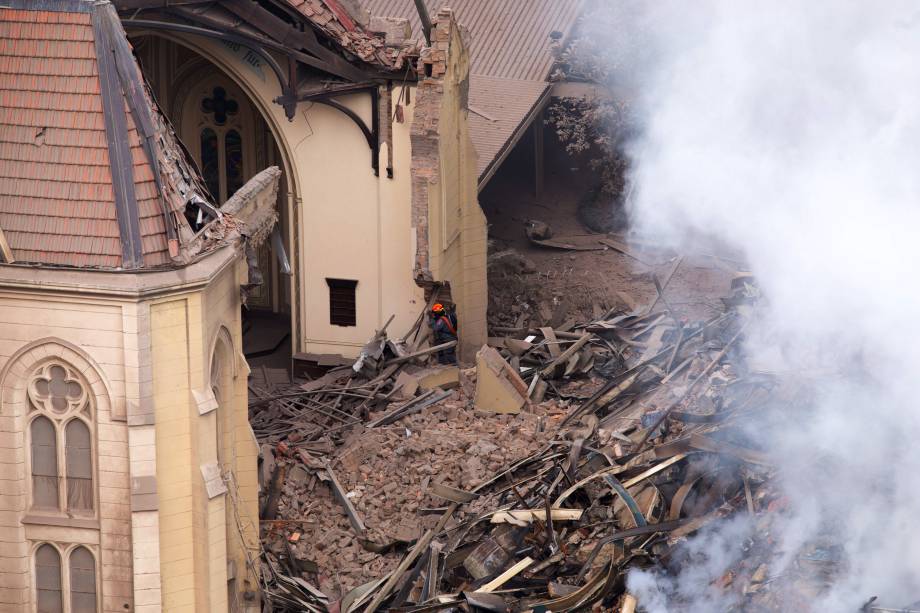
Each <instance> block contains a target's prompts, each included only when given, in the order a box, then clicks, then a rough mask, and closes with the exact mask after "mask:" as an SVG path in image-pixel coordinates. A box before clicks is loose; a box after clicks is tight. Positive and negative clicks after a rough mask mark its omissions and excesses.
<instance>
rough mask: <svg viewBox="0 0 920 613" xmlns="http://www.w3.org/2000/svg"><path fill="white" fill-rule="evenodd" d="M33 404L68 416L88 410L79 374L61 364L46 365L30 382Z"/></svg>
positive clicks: (47, 410)
mask: <svg viewBox="0 0 920 613" xmlns="http://www.w3.org/2000/svg"><path fill="white" fill-rule="evenodd" d="M29 398H30V399H31V400H32V404H33V405H34V406H35V407H36V408H38V409H43V410H44V411H46V412H49V413H53V414H56V415H66V414H68V413H71V412H74V411H80V410H82V409H84V408H87V404H88V403H87V394H86V388H85V387H84V386H83V383H82V382H81V380H80V378H79V377H78V376H77V374H76V373H75V372H74V371H73V370H72V369H70V368H68V367H67V366H64V365H63V364H59V363H55V362H53V363H50V364H45V365H44V366H42V367H41V368H39V369H38V370H37V371H36V372H35V374H34V375H33V377H32V380H31V381H30V382H29Z"/></svg>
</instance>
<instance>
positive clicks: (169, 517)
mask: <svg viewBox="0 0 920 613" xmlns="http://www.w3.org/2000/svg"><path fill="white" fill-rule="evenodd" d="M243 266H244V264H243V262H242V261H237V262H236V265H235V266H230V267H227V268H226V269H224V270H223V271H222V272H221V273H220V275H219V276H217V277H216V278H215V279H214V280H213V281H212V282H211V283H210V284H209V285H208V286H207V287H205V288H204V289H203V290H201V291H200V292H191V293H187V294H183V295H180V296H169V297H164V298H161V299H158V300H156V301H153V302H151V304H150V322H151V350H152V361H153V380H154V405H155V406H154V409H155V410H154V413H155V416H156V438H157V441H156V449H157V475H156V480H157V494H158V511H159V536H160V573H161V582H162V604H163V608H164V609H165V610H168V611H177V612H178V611H189V612H192V611H217V612H219V611H226V610H227V606H228V586H227V579H228V577H227V568H228V558H229V560H232V561H233V562H232V566H233V567H234V568H235V569H236V576H237V581H236V582H235V589H236V593H235V594H232V595H229V597H232V598H234V599H235V600H237V601H238V602H240V603H243V604H244V605H245V604H246V603H253V602H255V601H256V599H257V596H256V594H257V588H258V582H257V580H256V578H255V577H254V576H253V575H252V574H251V573H250V566H249V565H248V564H247V560H248V559H252V556H253V554H254V551H255V550H257V549H256V548H257V540H258V509H257V505H258V483H257V480H256V458H257V454H258V448H257V446H256V443H255V439H254V437H253V436H252V431H251V429H250V427H249V424H248V421H247V403H246V375H247V372H246V369H245V368H241V367H240V361H241V360H240V359H239V357H238V356H239V355H240V351H241V349H240V347H241V338H240V319H239V318H240V310H239V309H240V302H239V284H240V281H241V280H243V279H244V274H245V270H244V268H243ZM219 342H221V343H222V342H226V344H227V345H229V347H228V351H227V356H228V358H229V359H228V360H227V362H228V363H225V364H224V368H229V369H231V371H232V373H231V377H230V380H231V381H232V383H231V385H230V389H229V390H226V392H227V393H226V395H225V396H224V397H223V398H222V402H221V403H220V406H218V407H217V408H216V409H211V410H208V412H207V413H205V414H201V408H200V406H199V404H198V402H197V401H196V396H195V394H194V392H197V393H198V394H199V395H201V394H205V393H207V392H208V391H209V390H210V389H211V367H212V364H213V361H212V357H213V355H214V352H215V346H216V345H217V343H219ZM221 394H222V396H223V395H224V390H222V391H221ZM215 422H220V425H217V423H215ZM218 433H220V436H221V437H222V438H223V440H221V441H218V437H217V434H218ZM218 446H220V447H221V448H222V449H224V450H225V451H227V452H228V453H226V454H221V456H222V460H223V462H222V466H221V468H222V473H224V476H225V478H226V480H227V481H228V485H227V487H228V488H229V490H230V491H229V492H227V493H220V494H217V495H216V496H210V495H209V493H208V491H207V488H206V486H205V480H204V477H203V475H202V470H201V467H202V465H203V464H205V463H207V462H211V461H214V460H215V459H216V458H217V457H218V451H217V450H218ZM238 526H239V528H238ZM247 549H248V552H247ZM247 555H248V558H247ZM246 592H249V593H248V594H246Z"/></svg>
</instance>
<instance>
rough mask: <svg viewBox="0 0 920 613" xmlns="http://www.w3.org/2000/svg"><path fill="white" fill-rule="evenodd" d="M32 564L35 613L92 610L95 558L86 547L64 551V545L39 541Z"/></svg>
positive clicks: (84, 612)
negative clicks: (40, 542) (62, 553)
mask: <svg viewBox="0 0 920 613" xmlns="http://www.w3.org/2000/svg"><path fill="white" fill-rule="evenodd" d="M61 552H64V555H63V556H62V555H61ZM34 564H35V600H36V602H35V610H36V611H37V612H38V613H96V611H97V595H96V558H95V556H94V555H93V553H92V552H91V551H90V550H89V549H87V548H86V547H85V546H83V545H78V546H76V547H74V548H73V549H72V550H71V551H70V553H69V554H67V553H66V547H65V546H61V545H60V544H57V546H55V545H52V544H51V543H43V544H41V545H39V547H38V548H37V549H36V550H35V557H34Z"/></svg>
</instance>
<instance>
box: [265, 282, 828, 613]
mask: <svg viewBox="0 0 920 613" xmlns="http://www.w3.org/2000/svg"><path fill="white" fill-rule="evenodd" d="M756 295H757V291H756V288H755V287H754V286H753V285H752V283H751V280H750V279H747V278H740V279H737V280H736V282H735V283H733V294H732V295H731V296H730V297H729V298H726V299H725V300H724V303H725V309H724V312H723V313H722V314H721V315H719V316H718V317H715V318H713V319H711V320H709V321H698V322H686V321H682V320H679V319H676V318H675V317H674V316H673V315H672V313H671V312H670V310H669V309H668V308H667V306H666V305H665V306H664V309H663V310H658V311H654V312H647V311H651V309H645V310H643V312H640V313H636V312H632V313H625V314H615V313H609V314H607V315H606V316H605V317H603V318H601V319H599V320H597V321H593V322H590V323H587V324H584V325H578V326H571V327H570V326H564V327H563V328H565V329H554V328H549V327H544V328H538V329H519V330H514V329H506V330H505V333H506V334H507V336H504V337H500V338H499V337H496V338H492V339H490V342H489V346H487V347H483V349H482V350H481V351H480V352H479V354H478V356H477V365H476V368H475V369H468V370H464V371H459V370H457V369H456V367H451V366H447V367H436V368H431V367H424V366H423V365H420V364H418V363H417V361H418V360H417V357H418V356H420V355H430V354H431V353H432V352H431V351H430V350H428V351H427V353H425V350H421V349H419V347H420V346H421V345H423V343H420V342H419V341H418V340H416V341H414V342H407V341H396V342H393V341H389V340H387V338H386V335H385V332H382V333H380V334H378V335H377V337H375V338H374V339H372V341H371V342H370V343H368V346H367V347H366V348H365V352H364V353H363V354H362V357H361V358H360V359H359V360H358V363H356V364H355V365H354V366H353V367H344V368H340V369H338V370H333V371H331V372H330V373H328V374H327V375H325V376H324V377H322V378H321V379H318V380H316V381H311V382H309V383H306V384H304V385H301V386H296V388H293V387H292V388H288V389H285V390H284V391H281V392H279V391H277V390H276V391H275V393H273V394H271V395H269V394H266V393H265V391H264V390H258V389H255V390H254V392H255V394H254V395H255V397H254V399H253V401H252V416H251V417H252V421H253V425H254V428H255V430H256V433H257V436H259V438H260V440H261V441H262V443H263V458H264V463H263V466H262V470H263V478H264V482H265V487H264V493H265V496H264V502H263V507H262V508H263V535H264V545H265V552H264V561H263V575H264V578H265V580H266V582H267V584H266V586H265V593H266V596H267V597H268V599H269V602H270V603H271V605H272V606H273V607H274V608H275V610H279V611H280V610H289V611H294V610H297V611H303V610H309V611H342V612H343V613H344V612H347V611H367V612H369V611H377V610H390V611H438V610H445V611H447V610H466V611H472V610H479V609H482V610H487V611H526V610H533V611H549V610H551V611H570V610H586V609H590V608H591V607H599V608H600V610H619V611H624V612H627V611H634V610H636V607H637V604H641V603H637V602H636V599H635V598H634V597H633V596H632V595H630V594H628V593H627V592H626V588H625V576H626V573H627V572H628V571H629V570H630V569H633V568H657V569H660V571H661V572H668V570H669V569H674V568H677V567H679V566H680V565H681V564H687V563H690V562H692V561H690V560H688V559H687V555H688V554H687V553H686V550H685V549H684V548H681V547H680V544H681V543H683V542H685V541H686V539H687V538H688V537H690V536H691V535H693V534H694V533H696V532H698V531H699V530H701V529H702V528H704V527H705V526H707V525H709V524H711V523H713V522H715V521H716V520H718V519H720V518H724V517H727V516H729V515H733V514H740V513H746V514H750V515H751V516H753V517H754V518H755V523H756V525H757V526H758V531H757V532H756V534H757V535H759V536H757V537H755V538H752V539H751V540H750V542H749V543H747V544H746V547H748V549H749V555H748V556H746V557H745V559H744V561H743V562H742V563H741V564H740V565H739V567H738V568H737V569H734V570H733V571H731V572H730V573H728V574H727V575H726V576H725V577H723V578H722V579H720V580H719V585H717V586H715V588H717V589H719V590H723V591H726V592H730V593H735V594H736V595H737V597H738V602H744V603H746V606H748V607H754V605H755V604H756V605H757V606H756V607H754V608H744V607H742V608H741V609H739V610H765V611H767V610H771V611H772V610H791V609H788V608H783V607H788V606H789V601H788V598H787V599H786V601H784V602H783V603H782V606H780V604H778V601H777V600H776V598H775V593H776V590H774V589H772V588H773V584H774V583H776V582H777V581H778V578H776V577H769V576H768V575H767V569H768V564H767V563H768V561H769V550H770V541H769V534H770V531H769V524H770V522H771V521H772V518H773V517H774V516H775V515H776V514H781V513H782V512H783V509H784V505H785V504H786V501H785V500H784V499H783V497H782V496H781V495H780V494H779V493H778V491H777V490H776V489H775V488H774V486H773V483H772V481H771V477H772V469H771V467H770V465H769V464H770V463H769V461H768V459H767V456H766V454H765V453H764V450H762V449H759V448H758V447H757V445H756V442H755V441H752V440H751V439H750V438H749V437H748V436H747V435H746V434H745V430H744V429H743V428H742V427H741V424H742V423H745V422H746V421H748V420H750V419H752V418H755V417H756V416H757V415H760V414H761V413H762V412H763V411H764V410H765V407H766V406H767V405H768V404H769V403H770V400H771V398H773V397H774V394H775V392H776V386H777V382H776V381H774V379H773V378H772V377H771V376H769V375H766V374H762V373H757V372H753V371H751V370H749V368H748V367H747V366H746V364H745V361H744V359H743V356H742V354H741V352H740V349H739V345H740V342H739V341H740V340H741V339H742V338H743V335H744V331H745V329H746V326H747V321H748V320H749V318H750V317H751V311H752V308H753V306H752V303H753V302H754V300H755V299H756ZM421 321H422V319H421V318H420V321H419V323H418V325H417V326H416V328H415V329H414V330H413V334H416V335H417V332H418V330H419V329H420V328H423V326H421V325H420V324H421ZM410 336H411V334H410ZM752 416H754V417H752ZM815 551H819V553H818V554H814V552H812V554H813V555H812V556H811V558H812V559H809V558H808V554H807V552H804V553H803V556H804V557H803V564H802V568H804V569H805V570H803V574H802V576H799V577H795V578H791V577H786V578H785V579H784V580H788V581H793V582H795V584H796V586H797V588H796V591H795V593H796V594H799V595H801V597H802V598H803V599H807V598H808V597H809V593H811V592H810V591H809V586H814V585H817V583H814V582H815V581H818V580H819V579H820V577H819V576H818V575H819V574H820V573H817V574H816V572H812V571H815V569H818V570H820V569H821V563H822V559H823V558H822V557H821V556H822V555H824V553H823V552H824V551H825V550H823V549H820V548H819V547H817V546H816V548H815ZM816 556H817V557H816ZM825 557H826V556H825ZM809 560H810V561H809ZM809 564H810V566H809ZM803 577H804V578H803ZM816 577H817V578H816ZM810 582H811V583H810ZM803 586H804V587H803ZM777 607H779V608H777ZM803 610H804V609H803Z"/></svg>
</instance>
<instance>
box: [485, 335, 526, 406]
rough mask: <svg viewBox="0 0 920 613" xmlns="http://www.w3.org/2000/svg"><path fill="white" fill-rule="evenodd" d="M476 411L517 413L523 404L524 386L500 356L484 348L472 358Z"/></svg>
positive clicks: (496, 352) (490, 348)
mask: <svg viewBox="0 0 920 613" xmlns="http://www.w3.org/2000/svg"><path fill="white" fill-rule="evenodd" d="M475 403H476V408H477V409H478V410H480V411H491V412H494V413H519V412H520V410H521V407H523V406H524V405H525V404H526V403H527V384H526V383H524V381H523V380H522V379H521V376H520V375H519V374H518V373H516V372H515V371H514V369H513V368H512V367H511V365H510V364H508V362H506V361H505V360H504V359H503V358H502V356H501V354H499V353H498V351H496V350H495V349H493V348H492V347H489V346H488V345H485V346H483V347H482V349H480V350H479V353H477V354H476V399H475Z"/></svg>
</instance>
